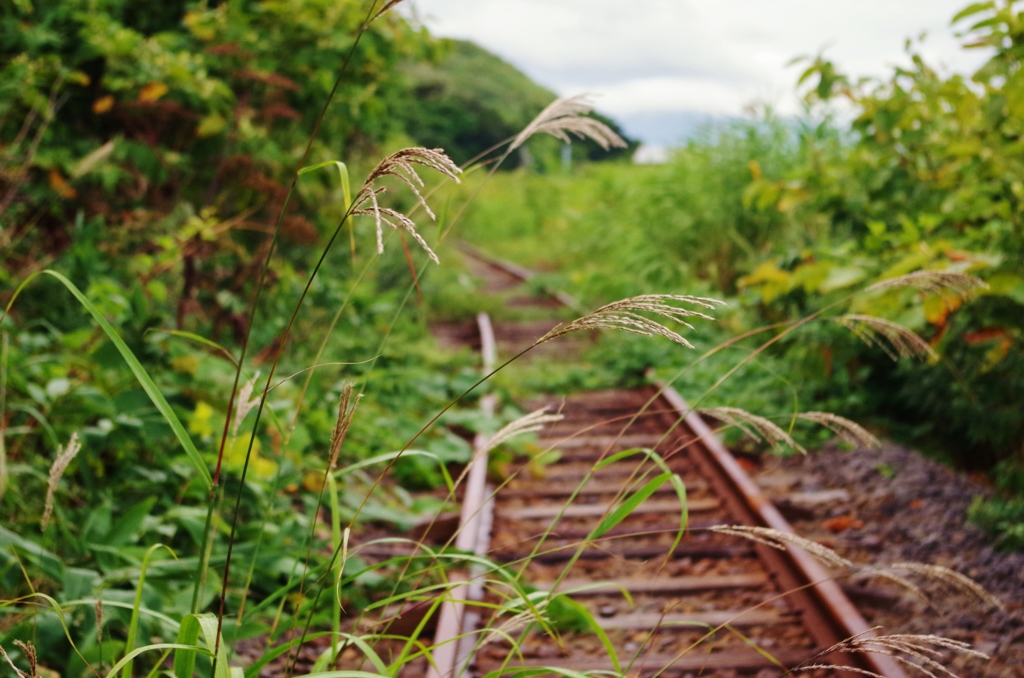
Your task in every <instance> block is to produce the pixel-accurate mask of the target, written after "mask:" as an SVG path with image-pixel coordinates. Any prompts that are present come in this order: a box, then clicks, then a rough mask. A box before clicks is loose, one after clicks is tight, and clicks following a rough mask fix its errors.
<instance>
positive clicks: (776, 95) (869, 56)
mask: <svg viewBox="0 0 1024 678" xmlns="http://www.w3.org/2000/svg"><path fill="white" fill-rule="evenodd" d="M410 3H411V7H410V9H409V10H407V11H410V10H411V11H413V12H415V13H416V14H417V15H418V16H419V17H420V19H421V20H422V21H423V22H424V23H425V24H426V25H427V26H428V27H429V28H430V29H431V31H432V32H433V33H434V34H436V35H441V36H447V37H455V38H464V39H469V40H473V41H474V42H476V43H478V44H480V45H482V46H483V47H486V48H487V49H489V50H491V51H492V52H495V53H496V54H498V55H499V56H501V57H503V58H504V59H505V60H506V61H509V62H511V63H512V64H514V65H515V66H517V67H518V68H520V69H521V70H522V71H524V72H525V73H526V74H527V75H529V76H530V77H532V78H533V79H534V80H536V81H537V82H539V83H540V84H542V85H545V86H546V87H548V88H550V89H552V90H554V91H555V92H556V93H557V94H560V95H566V94H577V93H580V92H594V93H596V94H599V95H600V96H599V98H597V101H598V108H599V109H600V110H601V111H602V112H604V113H607V114H608V115H611V116H612V117H614V118H617V119H620V120H622V121H624V122H627V131H633V132H634V133H637V132H638V130H636V129H635V126H636V125H637V124H639V125H641V126H643V125H644V124H645V123H644V122H643V121H645V120H647V121H649V122H650V124H654V122H653V121H659V122H658V124H660V125H662V126H664V125H665V124H666V121H669V123H670V122H671V121H672V120H673V119H676V118H678V119H679V120H680V121H683V120H684V119H685V120H692V119H693V118H694V117H702V116H707V115H739V114H741V113H742V112H743V110H744V107H745V106H747V105H748V104H750V103H752V102H763V103H769V104H771V105H772V106H773V107H774V108H775V109H776V110H777V111H779V112H781V113H784V114H789V113H793V112H796V111H797V110H798V107H797V100H796V97H795V94H794V83H795V82H796V78H797V75H798V73H799V67H797V66H789V67H787V63H788V62H789V61H790V60H791V59H793V57H796V56H801V55H813V54H815V53H817V52H819V51H821V50H822V49H823V48H826V52H825V53H826V55H827V56H828V57H829V58H831V59H832V60H833V61H835V62H836V63H837V64H838V65H839V66H840V67H841V68H842V69H843V70H844V71H845V72H847V73H849V74H851V75H856V76H860V75H883V74H885V73H886V72H888V71H889V69H890V66H891V65H893V64H896V63H907V62H908V60H907V58H906V56H905V52H904V41H905V40H906V39H907V38H910V37H913V38H916V37H917V36H919V35H920V34H921V33H922V31H924V32H926V33H927V38H926V39H925V41H924V43H923V44H922V45H921V48H920V49H921V52H922V53H923V54H924V55H925V58H926V59H927V60H928V61H929V63H932V64H935V65H940V66H944V67H946V68H947V69H951V70H955V71H961V72H966V71H969V70H971V69H972V68H973V67H975V66H977V65H978V64H979V63H980V62H981V60H982V55H981V54H980V53H978V52H972V51H965V50H963V49H961V48H960V47H959V45H958V41H957V39H956V38H955V37H954V35H953V29H952V28H951V27H950V25H949V21H950V19H951V18H952V17H953V15H954V14H955V13H956V12H957V11H959V10H960V9H962V8H963V7H964V6H966V5H967V4H969V3H968V0H410ZM631 126H632V127H634V129H633V130H630V129H628V128H629V127H631ZM670 126H671V124H670ZM664 133H665V130H662V131H661V136H664ZM669 133H670V132H669ZM641 135H642V134H641ZM648 136H650V137H652V139H651V140H654V141H661V142H664V141H665V139H663V138H653V137H658V136H659V134H656V133H655V130H653V128H652V130H651V131H650V134H648Z"/></svg>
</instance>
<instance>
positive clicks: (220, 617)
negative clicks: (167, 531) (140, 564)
mask: <svg viewBox="0 0 1024 678" xmlns="http://www.w3.org/2000/svg"><path fill="white" fill-rule="evenodd" d="M377 1H378V0H373V1H372V2H371V3H370V8H369V10H368V11H367V13H366V19H365V20H364V21H363V23H362V24H361V25H360V27H359V29H358V31H357V32H356V37H355V40H354V41H353V43H352V47H351V48H350V49H349V51H348V54H347V55H346V56H345V61H344V62H343V63H342V66H341V70H340V71H339V73H338V77H337V78H336V79H335V81H334V86H333V87H332V88H331V91H330V93H329V94H328V95H327V100H326V101H325V102H324V105H323V108H321V109H320V113H319V115H317V119H316V123H315V124H314V126H313V132H312V134H311V135H310V137H309V141H308V142H307V143H306V148H305V150H304V151H303V152H302V158H301V159H300V160H299V164H298V167H297V168H296V171H295V174H294V175H292V180H291V183H290V185H289V186H288V192H287V194H286V195H285V199H284V203H283V204H282V206H281V212H280V213H279V214H278V217H277V224H276V225H275V227H274V235H273V237H272V238H271V241H270V247H269V249H268V250H267V257H266V259H265V261H264V265H263V270H262V271H261V273H260V278H259V281H258V283H257V285H256V289H255V290H254V292H253V299H252V302H251V306H250V309H249V318H248V322H247V323H246V329H245V337H244V338H243V340H242V350H241V353H240V354H239V357H238V367H237V368H236V370H235V378H234V384H233V385H232V388H231V397H230V398H229V400H228V411H227V416H226V417H225V420H224V430H223V432H222V434H221V443H220V449H219V451H218V453H217V470H216V473H215V474H214V481H213V482H214V487H215V488H216V486H217V484H218V483H219V480H220V471H221V467H222V464H223V460H224V450H225V444H226V442H227V437H228V431H230V425H231V415H232V410H233V408H234V401H235V397H236V396H237V394H238V384H239V381H240V380H241V376H242V366H243V364H244V363H245V356H246V352H247V351H248V347H249V339H250V338H251V336H252V328H253V320H254V319H255V316H256V310H257V307H258V306H259V299H260V296H261V294H262V292H263V289H264V287H265V286H266V279H267V274H268V273H269V271H270V265H271V262H272V259H273V254H274V249H275V246H276V244H277V241H278V239H279V237H280V235H281V227H282V225H283V224H284V217H285V215H286V214H287V211H288V205H289V203H290V202H291V197H292V194H293V193H294V192H295V186H296V184H297V183H298V180H299V171H300V170H301V169H302V168H303V167H305V166H306V161H307V160H308V158H309V153H310V151H311V149H312V148H313V142H314V141H315V140H316V137H317V135H318V134H319V132H320V126H321V124H322V123H323V119H324V116H325V115H326V114H327V109H328V108H329V107H330V105H331V102H332V101H333V100H334V96H335V94H336V93H337V91H338V88H339V87H340V86H341V82H342V79H343V78H344V77H345V74H346V73H347V72H348V67H349V64H350V63H351V61H352V57H353V56H354V55H355V51H356V48H357V47H358V46H359V42H360V40H361V39H362V36H363V34H364V33H365V32H366V29H367V27H368V25H369V24H368V21H369V20H370V17H372V16H373V12H374V9H375V8H376V7H377ZM333 240H334V238H332V242H333ZM322 260H323V257H321V261H322ZM307 289H308V286H307ZM300 304H301V301H300ZM293 317H294V316H293ZM283 345H284V344H283V343H282V348H283ZM279 355H280V352H279ZM275 365H276V360H275ZM269 383H270V382H269V381H268V385H269ZM266 393H267V390H266V389H264V393H263V398H262V399H261V401H260V411H262V409H263V405H264V403H265V402H266ZM258 424H259V414H257V419H256V425H258ZM256 425H254V426H253V439H255V435H256V432H257V430H258V429H257V428H256ZM251 454H252V439H251V440H250V443H249V448H248V450H247V451H246V455H245V465H244V467H243V470H242V478H241V481H240V483H239V491H238V496H237V500H236V502H235V516H234V518H233V519H232V523H231V538H230V541H229V542H228V553H227V559H226V560H225V563H224V579H223V588H222V590H221V596H220V605H219V610H218V614H217V639H216V641H215V647H214V661H213V669H214V671H215V670H216V663H217V660H216V656H217V652H218V651H219V650H220V634H221V630H222V628H223V625H224V608H225V605H226V602H227V584H228V577H229V575H230V572H231V557H232V555H233V550H234V549H233V547H234V538H235V531H236V527H237V524H238V508H239V506H240V504H241V497H242V489H243V487H244V484H245V474H246V472H247V471H248V468H249V460H250V457H251ZM210 501H211V503H212V502H213V494H212V491H211V496H210ZM196 585H197V587H198V586H199V582H196Z"/></svg>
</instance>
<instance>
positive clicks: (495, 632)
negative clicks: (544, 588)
mask: <svg viewBox="0 0 1024 678" xmlns="http://www.w3.org/2000/svg"><path fill="white" fill-rule="evenodd" d="M545 607H547V604H546V602H544V601H541V602H539V603H537V605H536V608H537V612H534V611H533V610H526V611H524V612H520V613H518V614H514V615H512V616H511V617H509V618H508V619H506V620H505V621H503V622H502V623H501V625H500V626H495V627H492V628H489V629H487V630H486V631H485V632H484V634H483V636H481V638H480V647H483V646H484V645H488V644H490V643H494V642H497V641H499V640H507V639H508V638H509V637H511V636H512V635H513V634H515V633H519V632H520V631H522V630H523V629H525V628H526V627H527V626H529V625H530V624H532V623H534V622H547V623H550V622H551V620H550V619H549V618H548V617H547V616H546V615H545V614H544V608H545Z"/></svg>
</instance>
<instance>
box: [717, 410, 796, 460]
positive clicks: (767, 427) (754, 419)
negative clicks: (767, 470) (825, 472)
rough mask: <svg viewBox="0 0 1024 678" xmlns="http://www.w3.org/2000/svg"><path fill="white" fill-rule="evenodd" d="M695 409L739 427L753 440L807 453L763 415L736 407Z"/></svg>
mask: <svg viewBox="0 0 1024 678" xmlns="http://www.w3.org/2000/svg"><path fill="white" fill-rule="evenodd" d="M697 411H698V412H699V413H700V414H703V415H707V416H709V417H713V418H715V419H719V420H721V421H724V422H725V423H727V424H729V425H731V426H735V427H737V428H739V429H740V430H742V431H743V432H744V433H746V434H747V435H749V436H750V437H751V438H753V439H754V440H758V441H760V440H762V439H763V440H765V441H767V442H768V444H769V445H772V446H775V445H779V444H785V445H788V446H789V447H791V448H792V449H794V450H796V451H797V452H799V453H800V454H807V450H805V449H804V448H803V446H802V445H800V443H798V442H797V441H795V440H793V437H792V436H791V435H789V434H788V433H786V432H785V431H783V430H782V429H781V428H779V427H778V425H777V424H775V423H773V422H771V421H768V420H767V419H765V418H764V417H759V416H757V415H756V414H751V413H750V412H747V411H746V410H741V409H740V408H738V407H702V408H700V409H699V410H697Z"/></svg>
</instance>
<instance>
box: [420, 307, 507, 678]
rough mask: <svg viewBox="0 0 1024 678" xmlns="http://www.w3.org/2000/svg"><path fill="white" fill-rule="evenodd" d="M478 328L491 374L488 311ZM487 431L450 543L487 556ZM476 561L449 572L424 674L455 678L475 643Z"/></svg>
mask: <svg viewBox="0 0 1024 678" xmlns="http://www.w3.org/2000/svg"><path fill="white" fill-rule="evenodd" d="M476 321H477V328H478V329H479V331H480V351H481V354H482V358H483V374H485V375H487V374H490V373H491V372H492V371H493V370H494V366H495V364H496V363H497V350H496V345H497V344H496V343H495V340H494V328H493V326H492V325H491V319H490V316H488V315H487V314H486V313H478V314H477V317H476ZM496 405H497V398H496V397H495V396H494V395H493V394H491V393H488V394H487V395H485V396H484V397H483V398H481V399H480V411H481V412H482V413H483V415H484V416H485V417H487V418H491V417H493V416H494V409H495V407H496ZM489 442H490V436H489V435H487V434H484V433H477V434H476V436H475V437H474V439H473V456H472V457H471V458H470V461H469V473H468V475H467V476H466V492H465V495H463V499H462V509H461V512H460V516H459V530H458V534H457V536H456V538H455V548H456V549H458V550H460V551H468V552H472V553H474V554H475V555H477V556H486V555H487V551H488V550H489V547H490V534H491V523H492V521H493V516H494V498H493V494H494V492H493V489H492V488H490V487H489V486H488V483H487V450H488V444H489ZM482 576H483V572H482V571H480V566H473V567H470V568H469V571H468V573H467V572H466V571H465V570H456V571H454V572H451V573H450V574H449V582H450V583H452V584H454V586H452V587H451V588H450V589H449V593H448V598H449V599H448V600H445V601H444V602H443V603H441V606H440V609H439V610H438V621H437V630H436V631H435V633H434V644H433V647H434V650H433V659H434V661H433V663H432V664H431V665H430V667H429V668H428V670H427V678H455V676H457V675H459V674H460V673H462V670H463V669H464V668H465V666H466V665H467V664H468V663H469V661H470V659H472V652H473V648H474V646H475V643H474V642H473V632H474V631H475V630H476V628H477V626H478V625H479V623H480V612H479V611H478V610H475V609H467V607H466V603H467V602H472V601H478V600H481V599H482V598H483V585H482V583H481V581H480V578H481V577H482Z"/></svg>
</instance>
